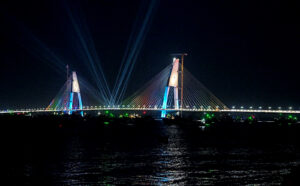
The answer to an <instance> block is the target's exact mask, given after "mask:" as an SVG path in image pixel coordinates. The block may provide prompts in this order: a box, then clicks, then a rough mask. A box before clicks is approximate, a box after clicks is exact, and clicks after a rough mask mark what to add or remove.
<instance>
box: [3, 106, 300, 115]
mask: <svg viewBox="0 0 300 186" xmlns="http://www.w3.org/2000/svg"><path fill="white" fill-rule="evenodd" d="M105 110H113V111H161V110H167V111H173V112H175V111H177V112H181V111H182V112H220V113H221V112H223V113H226V112H227V113H270V114H271V113H283V114H284V113H286V114H300V110H271V109H220V110H219V109H196V108H182V109H161V108H149V107H148V108H147V107H139V108H135V107H131V108H130V107H123V108H122V107H97V106H95V107H93V106H88V107H84V108H83V109H82V110H80V109H74V110H72V111H73V112H75V111H105ZM63 111H69V110H47V109H44V108H41V109H19V110H0V114H6V113H51V112H63Z"/></svg>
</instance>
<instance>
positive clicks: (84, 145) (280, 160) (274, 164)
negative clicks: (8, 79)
mask: <svg viewBox="0 0 300 186" xmlns="http://www.w3.org/2000/svg"><path fill="white" fill-rule="evenodd" d="M62 130H63V129H62ZM90 130H92V131H90ZM195 130H198V129H197V128H193V129H182V128H181V127H180V126H177V125H171V126H168V125H163V124H162V123H157V124H155V125H153V126H151V127H137V126H135V125H133V126H130V125H129V126H128V125H126V126H123V127H121V128H114V129H113V128H112V127H111V126H105V127H104V128H103V129H101V130H97V129H96V128H94V129H88V130H86V131H83V129H78V131H80V132H79V133H78V131H77V133H76V132H75V133H72V134H69V133H63V132H62V133H61V134H59V133H57V134H55V135H50V137H49V136H47V137H44V138H47V139H48V140H44V141H43V136H40V137H41V138H36V137H33V138H32V139H31V140H28V141H26V140H25V141H26V142H24V143H23V156H24V161H23V162H22V163H23V165H22V166H23V169H22V170H19V174H22V175H19V176H21V177H22V182H23V183H25V185H116V184H126V185H133V184H137V185H173V184H174V185H217V184H219V185H224V184H226V185H246V184H262V185H270V184H272V185H279V184H280V183H282V181H283V179H284V177H285V176H286V175H288V174H290V172H291V169H292V168H293V167H296V166H299V164H300V159H299V157H300V154H299V151H298V149H297V148H296V147H295V146H293V145H286V144H272V145H261V146H260V145H243V144H239V143H234V144H232V143H231V142H230V141H226V142H224V143H222V142H220V143H219V142H218V143H217V144H216V143H209V142H208V143H207V142H205V141H204V140H210V138H197V135H199V134H198V133H197V131H195ZM199 130H201V129H199ZM49 138H51V140H49ZM201 140H203V141H201ZM22 163H21V164H22ZM15 164H17V166H19V165H20V162H18V163H15ZM13 172H14V174H15V175H18V170H15V171H13Z"/></svg>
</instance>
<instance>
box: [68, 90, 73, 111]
mask: <svg viewBox="0 0 300 186" xmlns="http://www.w3.org/2000/svg"><path fill="white" fill-rule="evenodd" d="M72 108H73V92H71V93H70V105H69V114H72Z"/></svg>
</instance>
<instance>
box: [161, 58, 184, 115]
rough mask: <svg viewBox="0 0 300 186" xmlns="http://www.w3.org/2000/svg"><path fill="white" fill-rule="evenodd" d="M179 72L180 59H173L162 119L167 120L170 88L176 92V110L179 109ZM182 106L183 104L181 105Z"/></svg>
mask: <svg viewBox="0 0 300 186" xmlns="http://www.w3.org/2000/svg"><path fill="white" fill-rule="evenodd" d="M178 71H179V59H178V58H173V67H172V71H171V74H170V77H169V81H168V85H167V86H166V88H165V92H164V99H163V105H162V109H163V110H162V111H161V117H162V118H165V117H166V113H167V111H166V110H165V109H167V103H168V97H169V91H170V88H171V87H173V90H174V107H175V109H179V100H178ZM181 104H182V103H181Z"/></svg>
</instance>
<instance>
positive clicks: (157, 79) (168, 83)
mask: <svg viewBox="0 0 300 186" xmlns="http://www.w3.org/2000/svg"><path fill="white" fill-rule="evenodd" d="M113 103H114V104H113V105H111V104H108V105H106V104H102V105H94V106H83V103H82V98H81V93H80V87H79V81H78V78H77V74H76V72H74V71H73V72H72V73H71V74H70V76H69V75H68V76H67V81H66V83H65V84H64V85H63V87H62V88H61V90H60V91H59V93H58V94H57V96H56V97H55V98H54V99H53V100H52V101H51V103H50V104H49V105H48V106H47V107H46V108H37V109H17V110H2V111H1V110H0V114H4V113H51V112H64V113H67V114H72V112H79V113H80V114H81V115H82V116H83V112H84V111H104V110H115V111H118V110H119V111H146V110H147V111H160V112H161V117H162V118H164V117H166V114H167V112H173V113H176V114H180V112H181V113H182V112H224V113H228V112H235V113H289V114H300V110H293V109H292V108H291V107H289V108H288V109H281V107H280V108H278V109H272V108H271V107H268V108H267V109H263V108H262V107H259V108H252V107H250V108H249V109H245V108H243V107H241V108H239V109H237V108H231V109H229V108H228V107H227V106H226V105H225V104H224V103H223V102H221V101H220V100H219V99H218V98H217V97H216V96H215V95H213V93H212V92H210V91H209V90H208V89H207V88H206V87H205V86H204V85H203V84H202V83H201V82H200V81H198V80H197V79H196V78H195V77H194V76H193V75H192V74H191V73H190V72H189V71H188V70H187V69H184V70H183V58H182V59H181V61H180V59H178V58H174V59H173V62H172V64H170V65H168V66H167V67H165V68H164V69H163V70H162V71H161V72H160V73H158V74H157V75H156V76H154V77H153V78H152V79H151V80H150V81H149V82H148V83H146V84H145V85H144V86H143V87H142V88H140V89H139V90H137V91H136V92H135V93H134V94H133V95H131V96H130V97H128V98H126V99H125V100H123V101H120V102H116V101H113Z"/></svg>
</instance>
